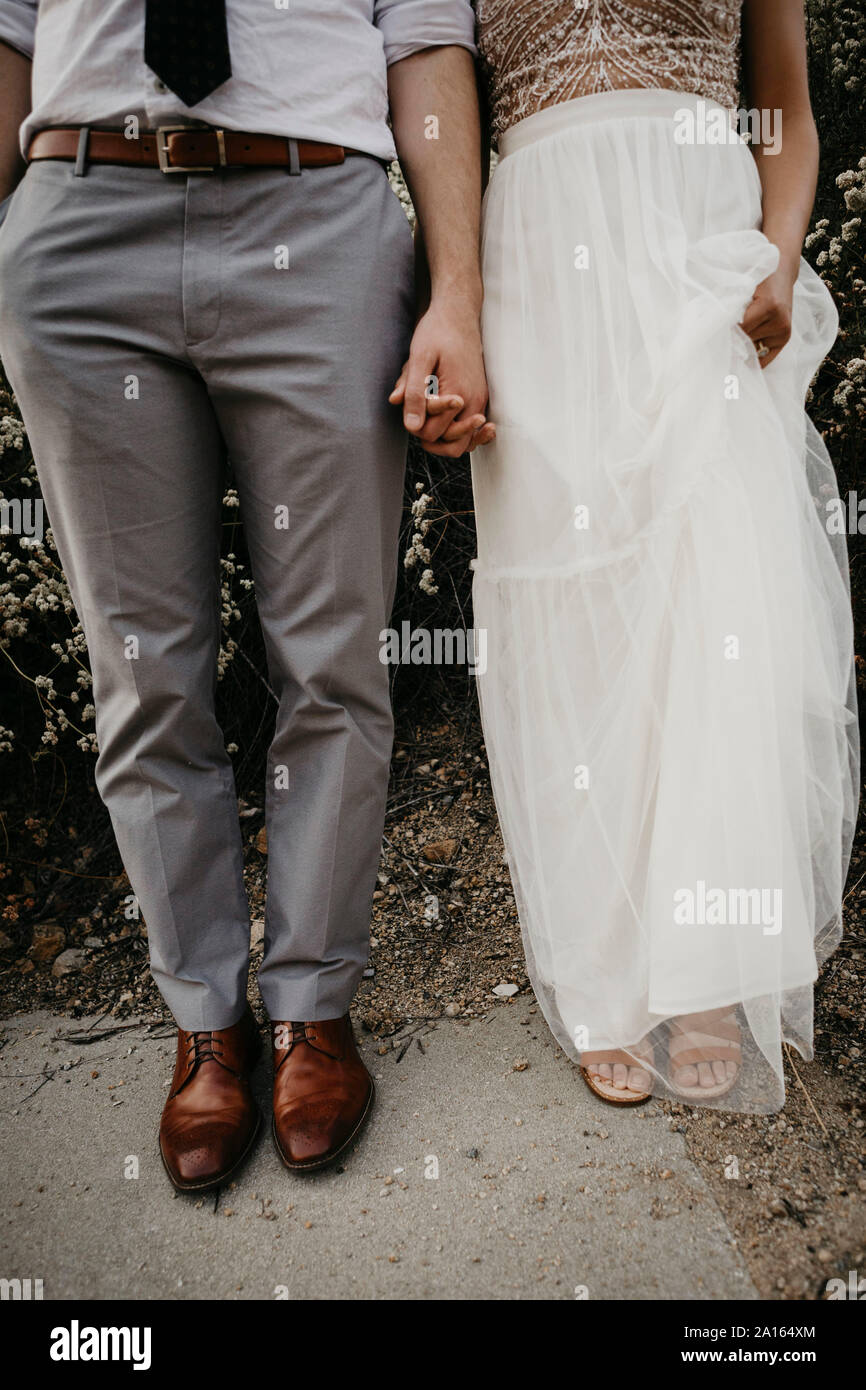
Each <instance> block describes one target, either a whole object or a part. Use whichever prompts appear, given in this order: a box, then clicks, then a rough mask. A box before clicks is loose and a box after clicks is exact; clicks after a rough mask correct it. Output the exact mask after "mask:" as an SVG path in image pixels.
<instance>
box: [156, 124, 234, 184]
mask: <svg viewBox="0 0 866 1390" xmlns="http://www.w3.org/2000/svg"><path fill="white" fill-rule="evenodd" d="M181 131H200V132H201V133H202V134H205V133H208V134H213V135H215V136H216V139H217V149H218V151H219V162H220V165H222V166H223V167H224V166H225V164H226V137H225V131H224V130H214V129H213V128H212V127H210V126H195V125H158V126H157V128H156V157H157V159H158V160H159V167H160V169H161V170H162V172H163V173H164V174H212V173H213V172H214V170H215V169H216V168H217V165H215V164H169V162H168V145H167V144H166V143H165V141H164V138H163V137H164V136H166V135H173V134H179V133H180V132H181Z"/></svg>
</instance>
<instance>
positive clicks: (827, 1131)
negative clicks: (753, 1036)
mask: <svg viewBox="0 0 866 1390" xmlns="http://www.w3.org/2000/svg"><path fill="white" fill-rule="evenodd" d="M785 1051H786V1052H787V1054H788V1061H789V1063H790V1064H791V1070H792V1072H793V1073H794V1075H795V1076H796V1078H797V1080H798V1081H799V1083H800V1086H801V1088H802V1091H803V1095H804V1096H805V1097H806V1099H807V1101H808V1102H809V1105H810V1107H811V1110H812V1113H813V1114H814V1116H815V1119H816V1120H817V1121H818V1124H819V1125H820V1126H821V1128H822V1129H823V1131H824V1135H825V1137H826V1138H827V1139H828V1140H829V1138H830V1131H829V1130H828V1128H827V1126H826V1125H825V1124H824V1121H823V1120H822V1119H821V1116H820V1115H819V1114H818V1111H817V1110H816V1109H815V1106H814V1103H813V1101H812V1097H811V1096H810V1095H809V1092H808V1091H807V1090H806V1087H805V1086H804V1085H803V1081H802V1079H801V1077H800V1073H799V1072H798V1071H797V1068H796V1067H795V1066H794V1059H793V1057H792V1056H791V1045H790V1043H785Z"/></svg>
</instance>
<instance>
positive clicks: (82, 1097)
mask: <svg viewBox="0 0 866 1390" xmlns="http://www.w3.org/2000/svg"><path fill="white" fill-rule="evenodd" d="M529 1010H530V1006H529V1005H527V1004H526V1002H525V1000H524V1001H520V1000H518V1001H515V1002H514V1003H513V1004H509V1005H503V1006H501V1007H497V1008H495V1009H494V1010H493V1012H492V1013H491V1014H490V1015H488V1017H487V1018H486V1019H484V1020H480V1019H479V1020H474V1021H472V1022H471V1023H470V1024H468V1025H465V1024H461V1023H459V1022H456V1021H451V1020H442V1021H440V1022H439V1023H438V1024H437V1025H436V1026H435V1027H433V1028H432V1029H430V1030H428V1031H423V1030H422V1031H419V1032H418V1033H417V1034H416V1035H414V1036H410V1035H409V1034H408V1033H407V1034H406V1035H405V1036H406V1037H407V1038H408V1039H409V1041H408V1046H406V1047H403V1046H402V1045H401V1046H399V1047H398V1048H397V1049H396V1050H394V1051H391V1052H389V1053H388V1054H387V1055H386V1056H380V1055H378V1044H377V1043H376V1041H375V1040H374V1039H371V1038H370V1037H369V1036H366V1037H365V1038H364V1039H363V1050H362V1055H363V1056H364V1059H365V1061H366V1062H367V1065H368V1066H369V1067H370V1070H371V1071H372V1072H373V1074H374V1075H375V1077H376V1085H377V1088H378V1104H377V1106H376V1108H375V1111H374V1115H373V1119H372V1121H371V1123H370V1125H369V1127H368V1129H367V1131H366V1133H365V1134H364V1136H363V1137H362V1138H361V1140H360V1142H359V1144H358V1146H357V1149H356V1150H355V1152H354V1153H352V1154H350V1155H349V1157H348V1158H347V1160H346V1162H345V1167H344V1171H330V1172H325V1173H323V1174H320V1175H318V1176H308V1177H299V1176H296V1175H293V1174H290V1173H288V1172H286V1171H285V1169H284V1168H283V1167H282V1165H281V1164H280V1162H279V1160H278V1158H277V1156H276V1154H275V1152H274V1149H273V1146H272V1143H271V1139H270V1135H269V1132H268V1128H267V1125H264V1126H263V1131H262V1135H261V1137H260V1140H259V1142H258V1145H257V1148H256V1151H255V1153H254V1155H253V1157H252V1159H251V1161H250V1162H249V1163H248V1165H247V1166H246V1168H244V1170H243V1171H242V1173H241V1174H240V1176H239V1178H238V1180H237V1182H236V1184H232V1185H231V1187H230V1188H227V1189H225V1190H223V1191H222V1192H221V1193H220V1194H219V1195H218V1196H217V1197H215V1196H214V1195H209V1196H206V1197H204V1198H198V1199H195V1198H192V1197H186V1196H178V1195H176V1194H175V1193H174V1191H173V1189H172V1188H171V1186H170V1185H169V1183H168V1180H167V1178H166V1176H165V1174H164V1172H163V1169H162V1165H161V1162H160V1158H159V1153H158V1150H157V1145H156V1131H157V1125H158V1121H159V1114H160V1110H161V1107H162V1104H163V1101H164V1098H165V1095H166V1089H167V1085H168V1079H169V1077H170V1075H171V1070H172V1065H173V1057H174V1046H173V1036H172V1035H171V1033H170V1032H169V1030H168V1028H166V1027H164V1026H160V1027H156V1028H152V1029H148V1028H147V1027H145V1026H144V1025H139V1026H136V1027H134V1028H130V1029H127V1030H125V1031H123V1032H119V1033H117V1034H115V1035H114V1036H111V1037H107V1038H105V1039H104V1040H102V1041H97V1042H92V1043H90V1044H85V1043H83V1042H82V1041H81V1037H80V1036H79V1037H77V1038H72V1037H71V1035H73V1034H77V1035H84V1036H93V1035H94V1034H95V1035H98V1034H99V1033H100V1032H101V1031H102V1030H105V1029H106V1028H110V1027H115V1026H117V1025H116V1020H112V1019H110V1018H109V1019H106V1020H103V1021H102V1022H101V1023H96V1021H95V1020H93V1019H83V1020H81V1019H79V1020H72V1019H68V1018H57V1017H52V1016H51V1015H49V1014H44V1013H42V1014H31V1015H26V1016H23V1015H22V1016H18V1017H15V1018H12V1019H7V1020H6V1021H4V1022H2V1023H0V1277H2V1278H16V1277H17V1278H31V1279H42V1280H43V1288H44V1297H45V1298H46V1299H96V1298H119V1299H154V1298H156V1299H165V1298H170V1299H193V1298H206V1299H261V1298H264V1299H274V1298H289V1299H321V1298H333V1299H407V1298H408V1299H424V1298H432V1299H527V1298H528V1299H574V1298H576V1297H588V1298H590V1299H604V1300H607V1299H673V1298H685V1299H693V1300H701V1299H731V1298H755V1297H757V1294H756V1291H755V1288H754V1285H753V1284H752V1282H751V1280H750V1277H749V1274H748V1272H747V1269H746V1266H745V1263H744V1261H743V1260H742V1258H741V1256H740V1255H739V1253H738V1252H737V1250H736V1248H735V1247H734V1245H733V1244H732V1241H731V1237H730V1233H729V1232H728V1230H727V1228H726V1226H725V1223H724V1221H723V1219H722V1216H721V1214H720V1212H719V1210H718V1208H717V1206H716V1204H715V1202H714V1200H713V1198H712V1197H711V1195H710V1193H709V1191H708V1189H707V1187H706V1184H705V1183H704V1181H703V1179H702V1178H701V1176H700V1174H699V1173H698V1170H697V1169H696V1168H695V1166H694V1165H693V1163H692V1162H691V1160H690V1159H689V1157H688V1154H687V1152H686V1148H685V1143H684V1140H683V1137H682V1135H681V1134H679V1133H677V1132H675V1131H673V1130H672V1129H671V1126H670V1124H669V1122H668V1120H667V1118H666V1117H665V1115H664V1114H663V1113H662V1111H661V1109H660V1107H659V1106H658V1104H657V1103H656V1102H650V1104H649V1105H648V1106H645V1107H642V1108H639V1109H638V1110H631V1111H625V1112H619V1111H616V1110H615V1109H613V1108H612V1107H610V1106H606V1105H604V1104H603V1102H601V1101H600V1100H597V1099H596V1098H595V1097H594V1096H593V1095H591V1094H590V1092H589V1091H588V1090H587V1088H586V1087H585V1086H584V1084H583V1082H582V1081H581V1079H580V1076H579V1074H578V1072H577V1071H576V1070H575V1068H573V1067H572V1066H571V1064H570V1063H569V1062H568V1061H567V1060H565V1059H564V1058H562V1057H558V1058H557V1055H556V1048H555V1044H553V1043H552V1041H551V1039H550V1035H549V1034H548V1031H547V1028H546V1025H545V1024H544V1021H543V1019H542V1017H541V1014H540V1012H537V1013H530V1011H529ZM64 1039H67V1040H64ZM70 1039H71V1040H70ZM398 1059H399V1060H398ZM94 1072H96V1073H98V1074H97V1075H96V1076H94V1075H93V1073H94ZM268 1074H269V1073H268V1066H267V1064H265V1063H260V1065H259V1068H258V1070H257V1072H256V1089H257V1094H258V1096H259V1099H260V1102H261V1103H262V1106H263V1109H265V1112H266V1114H267V1102H268ZM46 1077H48V1078H49V1079H46Z"/></svg>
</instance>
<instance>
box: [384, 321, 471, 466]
mask: <svg viewBox="0 0 866 1390" xmlns="http://www.w3.org/2000/svg"><path fill="white" fill-rule="evenodd" d="M431 378H433V379H434V382H433V383H431ZM431 385H432V390H431V389H430V388H431ZM388 400H389V401H390V402H391V404H392V405H402V407H403V424H404V426H405V428H406V429H407V430H408V432H409V434H413V435H414V436H415V438H416V439H418V440H420V442H421V444H422V445H423V446H424V448H425V449H426V450H427V452H428V453H429V454H438V455H440V456H444V457H445V458H460V457H461V455H463V454H465V453H471V451H472V450H473V449H474V448H476V447H477V445H479V444H489V443H490V441H491V440H492V439H494V438H495V437H496V427H495V425H493V424H491V423H490V421H489V420H488V419H487V417H486V415H485V413H484V412H485V411H486V409H487V378H486V377H485V375H484V358H483V354H482V351H481V333H480V330H479V327H478V315H477V313H475V312H473V310H472V309H471V308H467V307H465V306H464V305H461V304H460V302H459V301H458V300H452V301H441V300H440V301H437V300H435V299H434V300H433V301H432V302H431V304H430V307H429V309H428V310H427V312H426V313H425V314H424V315H423V317H422V318H421V319H419V321H418V325H417V327H416V329H415V332H414V334H413V336H412V343H411V346H410V349H409V360H408V361H407V362H406V363H405V365H404V367H403V370H402V372H401V373H400V375H399V377H398V379H397V384H396V386H395V387H394V390H393V391H392V392H391V394H390V396H389V397H388Z"/></svg>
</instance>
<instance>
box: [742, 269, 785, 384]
mask: <svg viewBox="0 0 866 1390" xmlns="http://www.w3.org/2000/svg"><path fill="white" fill-rule="evenodd" d="M796 278H797V274H796V271H795V272H794V273H793V274H792V273H791V272H789V271H787V270H783V269H781V268H780V269H779V270H776V271H774V272H773V274H772V275H768V276H767V278H766V280H762V281H761V283H760V285H758V287H757V289H756V290H755V293H754V294H753V295H752V298H751V300H750V301H749V304H748V307H747V308H746V312H745V314H744V315H743V321H742V323H741V324H740V327H741V328H742V330H743V332H744V333H745V334H746V335H747V336H748V337H749V338H751V340H752V342H753V343H754V344H755V347H756V348H757V349H758V359H759V361H760V363H761V366H762V367H769V365H770V363H771V362H773V361H774V360H775V359H776V358H777V357H778V356H779V353H780V352H781V351H782V348H783V347H784V346H785V344H786V343H787V341H788V339H789V338H790V336H791V312H792V305H793V300H794V282H795V280H796Z"/></svg>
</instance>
